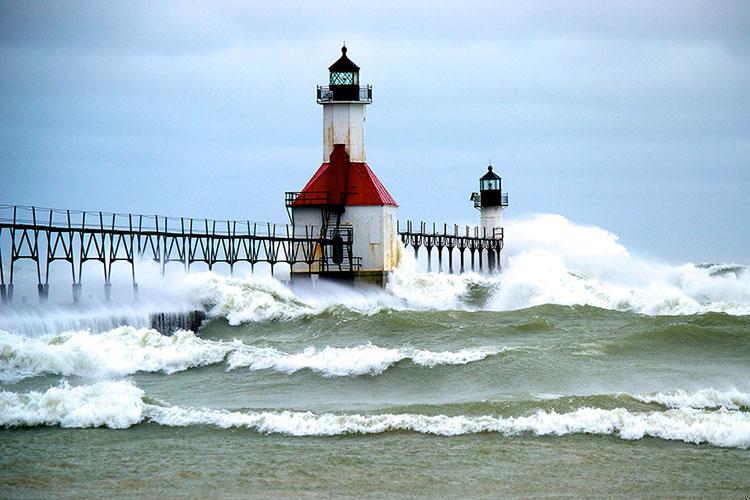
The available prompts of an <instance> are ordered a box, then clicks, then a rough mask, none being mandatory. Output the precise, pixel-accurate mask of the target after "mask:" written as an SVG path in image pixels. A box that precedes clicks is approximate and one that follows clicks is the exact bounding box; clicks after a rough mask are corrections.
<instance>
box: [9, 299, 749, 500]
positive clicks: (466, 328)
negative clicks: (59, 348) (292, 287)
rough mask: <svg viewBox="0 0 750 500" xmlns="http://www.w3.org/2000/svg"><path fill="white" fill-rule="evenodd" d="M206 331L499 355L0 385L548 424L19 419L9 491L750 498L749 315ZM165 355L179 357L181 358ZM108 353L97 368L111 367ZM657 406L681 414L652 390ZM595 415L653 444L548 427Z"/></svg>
mask: <svg viewBox="0 0 750 500" xmlns="http://www.w3.org/2000/svg"><path fill="white" fill-rule="evenodd" d="M200 337H201V339H204V340H205V342H207V343H209V344H210V345H214V344H216V345H224V343H227V342H231V341H233V340H236V341H237V344H239V343H241V344H242V345H244V346H248V347H250V348H272V349H274V350H275V351H278V352H283V353H291V354H295V353H300V352H304V350H305V349H310V348H313V347H314V348H316V351H315V352H316V353H320V352H322V350H323V349H324V348H326V347H333V348H335V347H339V348H347V347H355V346H368V345H371V346H377V347H380V348H390V349H394V350H399V349H400V350H406V351H408V350H409V349H412V350H414V349H416V350H420V351H429V352H430V353H442V352H451V353H455V352H458V351H461V350H465V349H477V350H485V351H487V352H490V353H491V354H487V355H486V356H484V357H482V358H481V359H476V360H471V361H469V362H465V363H459V362H452V363H444V364H435V365H431V363H432V361H430V362H427V361H423V360H421V358H418V356H416V355H412V357H409V356H405V357H401V358H399V359H396V360H395V361H393V362H390V363H389V362H384V364H378V363H376V362H375V361H376V360H375V361H373V359H370V358H367V356H371V357H372V356H377V355H380V354H379V353H378V352H375V353H374V354H368V355H367V356H365V357H364V358H367V359H364V360H363V361H362V362H363V363H364V362H365V361H367V360H368V359H369V362H372V363H374V364H373V366H374V368H373V369H372V370H371V371H370V372H367V373H365V374H356V375H354V374H350V375H341V374H339V375H331V373H330V372H327V371H326V369H328V370H330V369H331V366H334V365H335V366H339V365H341V364H342V363H343V365H344V368H345V369H348V370H355V369H356V368H357V366H356V363H354V362H351V363H349V364H347V362H346V361H347V360H345V359H343V360H342V359H339V358H336V356H333V355H332V357H329V358H326V359H323V360H320V359H318V358H316V359H317V361H316V363H317V364H315V365H314V366H313V365H309V366H313V367H312V369H311V368H310V367H309V366H308V367H303V368H299V369H297V370H296V371H293V372H291V373H288V371H291V370H287V371H284V370H283V369H281V368H280V367H279V366H276V367H270V368H258V367H255V368H253V367H251V366H238V367H236V368H234V369H229V367H228V362H229V355H227V356H220V358H219V361H216V362H211V363H206V365H205V366H191V367H188V368H186V369H182V370H179V371H175V372H174V373H170V374H167V373H164V371H165V370H156V371H154V372H145V371H137V372H135V373H131V374H125V375H122V374H111V373H110V374H109V375H106V374H105V375H102V374H98V375H97V376H91V375H87V374H85V373H82V372H81V371H80V370H79V369H76V370H78V371H76V370H73V371H72V372H70V371H68V372H65V370H63V368H57V371H55V370H52V369H48V370H45V373H43V374H42V373H37V374H35V375H34V376H28V377H20V378H18V379H16V380H13V381H7V380H6V382H5V383H4V384H3V386H2V389H3V390H4V391H6V392H7V393H14V394H26V393H28V392H29V391H39V392H44V391H46V390H48V389H49V388H50V387H56V386H58V385H59V383H60V380H61V379H62V378H64V379H65V380H67V382H68V384H69V385H70V386H71V387H81V386H86V385H90V384H93V383H96V382H99V381H102V380H104V381H125V382H127V383H128V384H130V385H131V386H134V387H136V388H137V389H139V390H141V391H143V394H144V395H143V401H144V402H145V403H144V404H146V405H148V406H149V407H157V408H162V407H179V408H182V409H200V408H206V409H210V410H226V413H227V414H230V415H232V418H235V416H237V415H245V414H257V413H263V412H266V413H269V412H270V413H278V412H281V411H284V410H292V411H300V412H307V411H309V412H312V417H310V418H311V419H313V420H314V419H315V418H317V417H316V416H319V415H324V414H334V415H336V416H337V418H338V417H342V418H344V417H347V416H349V417H351V416H352V415H360V416H364V417H369V416H377V415H383V414H388V415H412V416H414V415H416V416H420V418H422V417H424V416H435V415H446V416H450V417H456V418H461V417H468V418H481V417H483V416H491V417H493V418H495V419H500V420H501V421H502V425H506V423H507V422H512V425H517V423H518V422H517V421H516V420H513V419H516V418H523V417H530V416H534V415H539V412H544V413H543V416H544V415H546V416H549V415H552V416H551V417H549V418H550V419H552V420H553V421H554V423H553V424H551V425H552V427H550V430H549V431H548V432H547V431H544V432H543V431H528V430H524V429H523V428H517V427H512V426H511V424H507V425H508V426H511V427H512V428H511V427H509V428H508V429H509V430H507V431H506V430H503V431H497V430H490V431H487V430H481V429H480V430H479V431H477V432H475V431H473V430H470V429H473V428H471V427H467V428H463V427H462V428H461V429H462V430H461V432H456V433H455V434H456V435H439V434H441V433H440V432H437V434H436V433H433V431H432V430H431V428H420V427H419V425H422V424H409V425H408V426H406V427H398V426H396V427H393V426H391V427H388V428H386V429H385V430H376V429H374V428H372V427H366V430H362V428H356V429H354V430H352V429H353V428H347V427H346V426H343V427H341V428H339V427H332V428H331V429H333V430H330V429H329V430H328V431H326V432H325V434H332V435H308V436H294V435H289V433H288V432H284V431H283V430H281V429H277V430H270V431H269V429H268V428H264V429H261V428H259V427H257V426H254V424H253V425H245V424H239V423H233V424H227V425H226V426H222V425H218V424H217V423H216V421H213V420H206V421H205V422H203V421H193V422H190V423H178V422H177V421H170V423H166V422H165V420H164V419H162V420H159V419H158V418H156V417H149V416H148V415H146V416H145V417H143V418H138V419H137V421H135V422H134V423H133V424H132V425H130V424H129V425H126V426H125V427H126V428H124V429H111V428H108V427H107V426H106V425H104V426H93V427H92V426H91V425H83V427H85V428H62V427H61V426H60V425H57V424H55V423H54V422H52V423H51V424H48V425H31V426H30V425H19V424H14V425H10V426H8V427H6V428H5V429H4V430H0V446H1V451H0V496H3V497H59V496H72V497H88V496H115V497H117V496H149V497H152V496H168V497H175V496H178V497H199V496H220V497H244V496H308V495H310V496H331V495H336V496H357V497H359V496H394V495H398V496H441V497H444V496H451V497H454V496H486V497H490V496H492V497H495V496H521V497H539V496H585V497H602V496H617V497H633V496H635V497H659V498H663V497H673V496H679V497H682V496H695V497H704V496H711V497H725V498H740V499H741V498H744V497H745V495H750V450H748V444H749V443H750V421H749V420H748V413H749V412H750V407H748V404H750V403H747V402H746V400H747V399H746V398H747V397H748V394H750V317H748V316H730V315H727V314H723V313H707V314H702V315H693V316H644V315H639V314H634V313H627V312H615V311H609V310H603V309H597V308H593V307H588V306H574V307H567V306H553V305H548V306H540V307H534V308H530V309H524V310H520V311H513V312H486V311H477V312H469V311H397V310H393V309H383V310H379V311H376V312H372V313H369V314H363V313H359V312H354V311H352V310H349V309H347V308H345V307H334V308H329V309H327V310H326V311H324V312H322V313H319V314H310V315H307V316H303V317H300V318H297V319H293V320H279V321H263V322H255V323H247V324H243V325H240V326H230V325H229V324H228V323H227V322H226V321H224V320H222V319H215V320H212V321H211V322H210V323H209V324H208V325H206V326H205V328H204V329H203V330H202V331H201V332H200ZM59 342H62V343H65V342H66V340H61V341H59ZM97 348H99V347H96V346H94V347H92V348H91V349H97ZM13 349H16V350H15V351H14V350H13ZM13 349H11V348H8V349H6V351H5V352H4V353H3V354H1V355H0V362H3V363H6V364H7V365H8V366H10V364H11V363H16V365H20V364H21V361H18V360H19V359H20V354H19V352H20V348H13ZM133 349H137V348H133ZM164 349H166V348H164ZM169 349H172V351H170V353H172V352H173V351H174V353H179V352H180V349H187V347H185V346H181V345H174V346H171V347H169ZM409 352H411V351H409ZM107 353H109V354H107ZM107 353H105V354H107V355H108V356H114V354H112V353H111V352H110V351H107ZM170 355H172V354H170ZM174 355H177V354H174ZM3 356H4V357H3ZM40 356H41V354H40ZM45 356H48V357H49V356H52V354H45ZM71 356H73V355H71ZM76 356H78V358H80V357H82V356H83V354H80V353H79V354H76ZM342 356H344V355H342ZM78 358H76V359H78ZM65 359H68V358H65ZM102 359H104V360H105V361H101V363H104V364H106V363H107V361H106V359H110V358H107V357H106V356H103V358H102ZM13 360H15V361H13ZM53 361H54V363H58V365H59V366H62V365H63V364H62V362H61V361H57V360H53ZM349 361H351V359H350V360H349ZM66 362H70V363H72V361H66ZM76 362H80V361H76ZM306 362H307V361H306ZM50 363H51V366H52V365H54V363H53V362H52V361H50ZM81 363H82V362H81ZM58 365H54V366H58ZM14 366H15V365H14ZM65 366H68V365H65ZM342 369H343V368H342ZM167 371H168V370H167ZM63 372H65V373H67V375H64V376H63ZM680 391H682V392H680ZM701 391H704V392H701ZM705 391H714V392H715V393H719V394H730V395H731V394H734V396H731V397H729V400H730V402H729V403H726V402H722V401H718V402H713V403H712V402H710V401H709V402H708V403H706V402H702V403H701V402H700V401H698V402H696V401H695V398H696V397H697V396H700V395H703V396H705V394H707V393H705ZM657 394H662V395H665V394H666V395H671V396H674V397H675V398H676V399H678V400H680V401H683V402H682V403H669V402H664V401H650V400H649V399H648V397H646V396H648V395H651V396H655V395H657ZM644 395H646V396H644ZM691 398H692V399H691ZM704 399H705V397H704ZM722 407H723V408H722ZM0 408H3V407H2V406H0ZM8 408H9V407H6V408H5V410H4V411H6V412H9V411H10V410H8ZM588 408H591V409H596V410H602V411H605V412H606V411H614V412H620V411H622V412H627V413H626V417H627V416H635V417H633V418H636V417H637V418H638V419H642V417H643V416H649V415H656V417H653V418H654V419H657V420H654V421H648V423H647V425H650V426H652V427H653V428H654V429H656V431H657V434H659V435H658V436H654V435H653V434H654V431H653V429H652V431H650V433H649V432H646V434H645V435H642V436H635V437H633V436H629V435H623V432H622V431H621V430H619V429H617V428H616V429H613V430H606V429H605V430H603V431H599V430H597V429H598V428H599V427H597V425H599V424H597V423H596V422H598V421H596V422H594V421H592V422H594V423H592V424H591V427H590V428H589V427H586V428H585V429H583V430H581V429H570V428H567V427H565V426H564V425H562V424H559V423H557V420H555V419H557V418H558V417H559V415H566V414H575V415H578V414H577V413H575V412H577V411H579V410H582V409H588ZM685 408H687V409H685ZM24 411H25V410H24ZM29 411H31V410H29ZM691 412H693V413H691ZM694 413H695V414H696V415H698V416H706V418H708V420H706V422H707V424H706V426H708V430H705V429H703V428H702V427H701V426H700V425H698V424H696V427H694V430H695V429H697V430H696V431H695V432H697V434H696V433H695V432H687V431H685V430H684V428H685V426H689V425H690V424H691V422H693V420H692V419H693V415H694ZM0 414H2V411H0ZM221 415H224V413H222V414H221ZM607 415H609V414H607ZM618 415H619V413H618ZM685 415H687V416H685ZM725 417H727V418H729V417H732V418H734V420H731V421H729V420H723V419H725ZM735 417H736V418H735ZM191 418H192V417H191ZM195 418H198V417H195ZM201 418H203V417H201ZM237 418H239V417H237ZM545 418H546V417H545ZM617 418H619V417H617ZM627 418H630V417H627ZM643 418H645V417H643ZM662 418H664V419H666V421H665V422H666V423H662V421H661V420H659V419H662ZM696 418H697V417H696ZM615 420H616V419H615ZM341 421H343V420H341ZM232 422H234V420H232ZM315 422H317V420H315ZM337 422H338V421H337ZM347 422H349V420H347ZM420 422H421V421H420ZM535 422H536V421H535ZM639 422H640V420H639ZM727 422H729V423H727ZM595 424H596V425H595ZM305 425H307V424H305ZM337 425H338V424H337ZM347 425H348V424H347ZM368 425H370V424H368ZM493 425H494V424H493ZM498 425H500V424H498ZM535 425H537V424H535ZM539 425H542V424H539ZM644 425H646V424H644ZM659 426H661V427H659ZM711 426H714V427H711ZM347 429H348V430H347ZM357 429H359V430H357ZM467 429H469V430H467ZM503 429H505V427H503ZM587 429H588V430H587ZM433 430H434V429H433ZM709 431H710V432H709ZM312 433H313V434H315V432H312ZM701 433H703V434H701ZM318 434H320V433H318ZM443 434H445V433H443ZM696 436H698V437H696ZM701 436H702V437H701ZM707 436H708V437H707ZM696 441H697V442H698V443H699V444H696V443H695V442H696Z"/></svg>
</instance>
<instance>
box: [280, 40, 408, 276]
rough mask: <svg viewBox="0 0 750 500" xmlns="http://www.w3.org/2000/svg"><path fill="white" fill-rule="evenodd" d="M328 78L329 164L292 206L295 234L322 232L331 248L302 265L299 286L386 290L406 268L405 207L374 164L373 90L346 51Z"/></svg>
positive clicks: (323, 101) (294, 196)
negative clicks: (401, 209) (400, 266)
mask: <svg viewBox="0 0 750 500" xmlns="http://www.w3.org/2000/svg"><path fill="white" fill-rule="evenodd" d="M328 71H329V81H328V86H318V88H317V99H316V100H317V103H318V104H320V105H322V106H323V163H322V164H321V165H320V167H319V168H318V170H317V171H316V172H315V174H314V175H313V176H312V177H311V178H310V180H309V181H308V182H307V184H305V186H304V187H303V188H302V190H301V191H300V192H299V193H287V197H286V206H287V208H288V209H289V212H290V218H291V221H292V225H294V226H295V228H299V229H300V230H303V229H302V228H303V227H304V228H311V227H312V228H319V231H320V234H321V235H322V236H323V237H324V239H325V240H326V241H328V242H330V243H329V244H327V245H323V246H322V247H320V248H317V249H316V252H317V253H316V263H315V264H311V265H296V266H295V267H294V268H293V269H292V279H295V278H297V277H302V276H309V275H312V274H318V275H319V276H321V277H326V278H332V279H338V280H344V281H353V282H355V283H358V282H365V283H371V284H374V285H378V286H385V283H386V281H387V278H388V274H389V273H390V272H391V271H392V270H393V269H395V267H396V264H397V261H398V249H399V244H398V235H397V234H396V211H397V208H398V205H397V204H396V201H395V200H394V199H393V197H392V196H391V195H390V193H389V192H388V190H387V189H386V188H385V186H384V185H383V183H382V182H380V179H378V178H377V176H376V175H375V173H374V172H373V171H372V169H371V168H370V166H369V165H368V164H367V155H366V147H365V107H366V106H368V105H369V104H371V103H372V86H370V85H360V79H359V66H357V65H356V64H355V63H354V62H353V61H352V60H351V59H349V57H348V56H347V48H346V46H343V47H342V48H341V57H339V59H338V60H336V62H334V63H333V64H332V65H331V66H330V67H329V68H328ZM305 230H309V229H305ZM316 230H317V229H316Z"/></svg>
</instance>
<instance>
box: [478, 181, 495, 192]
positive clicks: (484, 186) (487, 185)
mask: <svg viewBox="0 0 750 500" xmlns="http://www.w3.org/2000/svg"><path fill="white" fill-rule="evenodd" d="M479 184H480V185H479V189H480V190H481V191H499V190H500V179H482V180H481V181H480V182H479Z"/></svg>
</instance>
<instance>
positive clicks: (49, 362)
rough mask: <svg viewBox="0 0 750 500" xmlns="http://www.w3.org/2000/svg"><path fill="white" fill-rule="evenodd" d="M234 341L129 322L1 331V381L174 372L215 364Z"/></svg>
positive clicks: (231, 346)
mask: <svg viewBox="0 0 750 500" xmlns="http://www.w3.org/2000/svg"><path fill="white" fill-rule="evenodd" d="M234 345H236V343H232V342H216V341H210V340H204V339H201V338H199V337H197V336H196V335H195V334H194V333H193V332H189V331H178V332H175V334H174V335H171V336H166V335H161V334H160V333H159V332H157V331H156V330H151V329H148V328H133V327H130V326H122V327H118V328H115V329H113V330H110V331H108V332H103V333H91V332H88V331H78V332H65V333H62V334H60V335H45V336H41V337H34V338H30V337H26V336H23V335H18V334H14V333H10V332H4V331H1V330H0V380H3V381H14V380H20V379H23V378H27V377H33V376H37V375H43V374H55V375H64V376H70V375H77V376H87V377H105V376H118V375H127V374H131V373H136V372H138V371H146V372H157V371H161V372H164V373H174V372H178V371H182V370H186V369H188V368H191V367H195V366H203V365H210V364H214V363H219V362H221V361H222V360H223V359H224V357H225V356H226V355H227V353H228V352H229V351H230V350H232V349H233V348H234V347H233V346H234Z"/></svg>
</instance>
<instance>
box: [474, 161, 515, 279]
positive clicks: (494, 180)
mask: <svg viewBox="0 0 750 500" xmlns="http://www.w3.org/2000/svg"><path fill="white" fill-rule="evenodd" d="M502 187H503V180H502V178H500V176H499V175H497V174H496V173H495V172H494V171H493V168H492V165H489V166H488V167H487V172H486V173H485V174H484V175H483V176H482V177H480V178H479V192H478V193H477V192H474V193H471V201H473V202H474V207H475V208H477V209H478V210H479V212H480V224H481V230H482V233H483V236H485V237H488V238H493V239H503V219H502V215H503V209H504V208H505V207H507V206H508V193H503V192H502ZM486 264H487V267H486V269H488V270H489V271H494V270H496V269H498V268H499V267H500V263H499V262H496V259H495V254H494V253H493V252H487V256H486ZM483 267H484V266H483Z"/></svg>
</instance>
